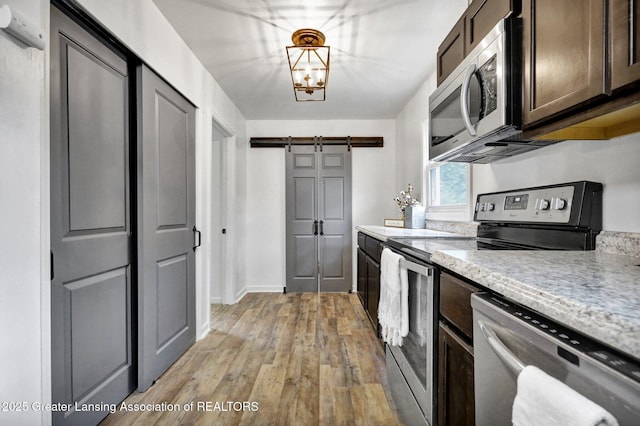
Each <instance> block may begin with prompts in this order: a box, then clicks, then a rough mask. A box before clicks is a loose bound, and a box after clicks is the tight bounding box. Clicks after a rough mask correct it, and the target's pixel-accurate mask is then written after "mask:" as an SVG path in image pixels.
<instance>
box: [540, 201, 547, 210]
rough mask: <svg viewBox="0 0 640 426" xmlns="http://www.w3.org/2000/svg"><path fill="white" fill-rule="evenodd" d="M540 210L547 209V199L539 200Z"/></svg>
mask: <svg viewBox="0 0 640 426" xmlns="http://www.w3.org/2000/svg"><path fill="white" fill-rule="evenodd" d="M539 207H540V210H549V200H545V199H544V198H543V199H541V200H540V206H539Z"/></svg>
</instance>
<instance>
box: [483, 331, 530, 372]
mask: <svg viewBox="0 0 640 426" xmlns="http://www.w3.org/2000/svg"><path fill="white" fill-rule="evenodd" d="M478 325H479V326H480V331H481V332H482V336H483V337H484V338H485V340H486V341H487V343H488V344H489V346H490V347H491V349H492V350H493V352H495V354H496V355H497V356H498V358H500V360H501V361H502V362H503V363H504V364H505V365H506V366H507V367H509V369H510V370H511V371H513V372H514V373H515V374H516V375H518V374H520V372H521V371H522V369H523V368H524V363H523V362H522V361H521V360H520V359H519V358H518V357H516V356H515V355H514V354H513V352H511V351H510V350H509V348H507V347H506V346H505V344H504V343H502V341H501V340H500V338H499V337H498V335H497V334H496V333H495V331H493V330H492V329H491V327H489V325H487V324H486V323H485V322H484V321H482V320H478Z"/></svg>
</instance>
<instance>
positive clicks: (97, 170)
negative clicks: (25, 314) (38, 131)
mask: <svg viewBox="0 0 640 426" xmlns="http://www.w3.org/2000/svg"><path fill="white" fill-rule="evenodd" d="M129 82H130V76H129V75H128V72H127V62H126V60H125V59H123V58H121V57H120V56H119V55H117V54H116V53H114V51H112V50H110V49H109V48H108V47H107V46H105V45H104V44H102V43H101V42H100V41H98V40H97V39H96V38H94V37H93V36H92V35H90V34H89V33H87V32H86V31H84V30H83V29H82V28H80V26H78V25H77V24H75V23H74V22H72V21H71V20H70V19H69V18H67V17H66V16H65V15H63V14H62V13H61V12H60V11H59V10H58V9H56V8H54V7H52V8H51V251H52V253H51V255H52V279H51V352H52V353H51V371H52V400H53V402H54V403H60V404H69V405H70V406H71V407H74V403H77V404H78V406H79V407H82V406H83V405H84V404H100V403H105V404H112V403H119V402H120V401H122V400H123V399H124V398H125V397H126V396H127V395H128V394H129V393H131V391H133V390H134V389H135V379H136V378H135V374H134V370H135V356H134V352H133V331H134V324H135V320H133V311H132V280H133V279H134V277H133V271H132V266H133V253H132V245H133V239H132V230H131V229H132V228H131V214H130V212H131V200H130V174H129V170H130V166H129V99H130V98H129ZM107 414H108V412H107V411H100V410H88V411H82V410H80V411H75V410H74V408H71V409H69V410H67V411H54V412H53V413H52V420H53V423H54V424H67V425H73V424H76V425H88V424H97V423H98V422H99V421H100V420H101V419H102V418H103V417H105V416H106V415H107Z"/></svg>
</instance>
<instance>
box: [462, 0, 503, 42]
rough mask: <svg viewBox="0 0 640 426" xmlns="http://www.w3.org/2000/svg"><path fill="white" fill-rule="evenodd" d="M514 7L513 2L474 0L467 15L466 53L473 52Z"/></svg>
mask: <svg viewBox="0 0 640 426" xmlns="http://www.w3.org/2000/svg"><path fill="white" fill-rule="evenodd" d="M513 6H514V4H513V0H473V1H472V2H471V4H470V5H469V7H468V8H467V12H466V13H465V18H466V23H467V24H466V27H467V32H466V37H465V38H466V40H465V50H466V52H467V53H469V52H471V51H472V50H473V48H474V47H476V46H477V45H478V44H479V43H480V42H481V41H482V39H483V38H484V36H486V35H487V34H489V32H490V31H491V29H492V28H493V27H495V26H496V24H497V23H498V22H500V20H501V19H502V18H504V17H505V16H507V15H509V14H510V13H511V11H513Z"/></svg>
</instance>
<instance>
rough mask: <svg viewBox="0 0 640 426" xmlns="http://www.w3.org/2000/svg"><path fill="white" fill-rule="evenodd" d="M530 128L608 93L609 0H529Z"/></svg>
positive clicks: (525, 8) (526, 118)
mask: <svg viewBox="0 0 640 426" xmlns="http://www.w3.org/2000/svg"><path fill="white" fill-rule="evenodd" d="M522 3H523V4H522V21H523V22H522V24H523V33H524V34H523V56H524V61H523V62H524V73H523V74H524V108H523V125H524V126H525V127H526V126H528V125H531V124H533V123H536V122H539V121H541V120H544V119H546V118H548V117H551V116H553V115H555V114H557V113H559V112H562V111H565V110H567V109H569V108H572V107H574V106H576V105H579V104H581V103H583V102H585V101H588V100H591V99H593V98H596V97H598V96H600V95H605V94H606V92H607V87H606V81H605V76H606V74H605V65H606V62H605V24H604V12H605V11H604V3H605V2H604V0H564V1H557V0H523V2H522Z"/></svg>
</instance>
